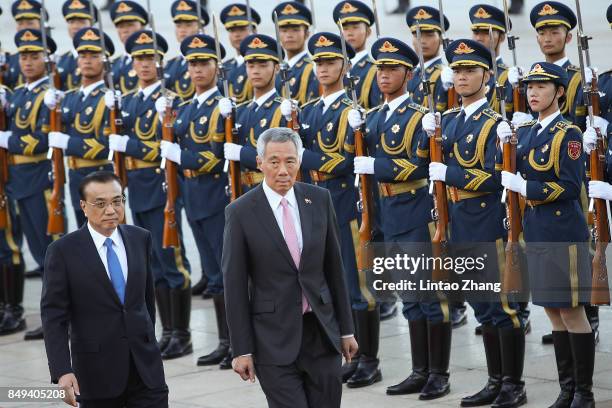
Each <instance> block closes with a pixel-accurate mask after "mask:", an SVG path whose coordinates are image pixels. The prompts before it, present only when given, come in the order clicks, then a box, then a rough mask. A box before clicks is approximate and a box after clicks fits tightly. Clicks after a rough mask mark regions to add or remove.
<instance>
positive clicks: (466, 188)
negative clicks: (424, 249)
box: [423, 39, 527, 407]
mask: <svg viewBox="0 0 612 408" xmlns="http://www.w3.org/2000/svg"><path fill="white" fill-rule="evenodd" d="M445 53H446V59H447V60H448V61H449V63H450V68H451V69H452V70H453V77H454V80H453V84H454V87H455V89H456V91H457V94H458V95H459V96H461V101H462V106H461V108H455V109H451V110H448V111H446V112H444V114H443V115H442V118H441V119H442V123H441V128H442V151H443V154H444V158H443V160H444V163H439V162H432V163H430V165H429V178H430V180H432V181H435V180H439V181H442V182H444V183H446V184H447V188H448V190H449V195H450V197H451V201H452V203H450V205H449V218H450V226H449V228H450V232H451V234H450V240H449V242H451V243H453V244H461V245H462V246H466V244H467V245H469V243H479V244H480V245H482V243H492V244H494V245H495V248H496V251H491V250H487V256H488V257H487V265H489V268H488V269H489V271H481V272H480V273H481V274H482V273H484V272H490V274H489V275H488V276H491V275H493V276H494V277H498V276H500V273H501V271H499V270H498V269H499V268H498V264H501V265H503V262H504V261H503V259H500V257H502V256H503V255H501V254H503V252H504V251H503V248H504V243H503V237H504V235H505V229H504V226H503V219H504V214H505V209H504V206H503V205H502V203H501V200H500V197H501V193H502V188H501V184H500V181H499V172H498V171H497V168H496V165H495V156H496V142H497V138H496V133H495V131H496V129H497V126H498V124H499V123H500V121H501V118H502V117H501V115H499V114H498V113H497V112H495V111H494V110H493V109H491V106H490V105H489V104H488V102H487V98H486V88H485V84H486V83H487V82H488V81H489V79H490V78H489V77H490V69H491V66H492V63H493V61H492V59H491V54H490V52H489V50H488V49H487V48H486V47H484V46H483V45H482V44H480V43H479V42H476V41H474V40H468V39H461V40H456V41H453V42H452V43H451V44H450V45H449V46H448V48H447V49H446V52H445ZM438 115H439V114H436V115H434V114H433V113H427V114H426V115H425V117H424V118H423V128H424V129H425V131H426V132H427V133H428V134H429V135H430V136H432V135H433V134H434V132H435V128H436V123H437V121H438V120H439V117H438V118H436V117H435V116H438ZM498 254H499V255H498ZM468 301H469V303H470V305H471V306H472V308H473V309H474V314H475V316H476V320H478V323H480V324H481V325H482V335H483V342H484V349H485V355H486V360H487V370H488V374H489V378H488V381H487V384H486V385H485V387H484V388H483V389H482V390H481V391H479V392H478V393H476V394H474V395H471V396H469V397H465V398H463V399H462V400H461V405H462V406H479V405H492V406H493V407H517V406H520V405H522V404H524V403H525V402H526V399H527V396H526V392H525V384H524V382H523V381H522V374H523V364H524V357H525V333H524V331H523V327H522V322H521V320H520V318H519V316H518V314H517V308H518V305H517V304H515V303H510V302H509V301H508V298H507V295H505V294H500V295H499V301H496V300H495V299H488V300H485V301H483V300H480V299H479V298H474V297H473V298H472V299H470V298H468Z"/></svg>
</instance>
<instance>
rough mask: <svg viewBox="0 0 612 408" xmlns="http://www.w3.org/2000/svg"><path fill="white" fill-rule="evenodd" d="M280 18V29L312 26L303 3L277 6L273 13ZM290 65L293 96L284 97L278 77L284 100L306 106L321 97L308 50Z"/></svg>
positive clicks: (296, 56) (288, 3) (293, 58)
mask: <svg viewBox="0 0 612 408" xmlns="http://www.w3.org/2000/svg"><path fill="white" fill-rule="evenodd" d="M274 12H276V13H277V16H278V25H279V27H290V26H293V27H295V26H298V27H299V26H305V27H306V29H308V28H309V27H310V26H311V25H312V15H311V13H310V10H308V8H307V7H306V6H304V5H303V4H301V3H298V2H295V1H285V2H282V3H280V4H279V5H278V6H276V7H275V8H274V10H273V13H274ZM285 62H286V63H287V64H288V65H289V70H288V72H287V77H288V78H289V92H290V93H291V95H283V84H282V80H281V77H280V76H277V77H276V90H277V91H278V93H279V94H281V95H282V96H283V97H284V98H291V99H295V100H297V101H298V102H299V103H300V104H304V103H306V102H308V101H309V100H311V99H314V98H316V97H318V96H319V82H318V81H317V78H316V75H315V72H314V64H313V63H312V60H311V59H310V56H308V52H307V51H306V50H304V51H302V52H300V53H298V54H297V55H295V56H293V57H292V58H291V59H290V60H288V61H285Z"/></svg>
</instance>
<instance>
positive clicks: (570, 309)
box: [497, 62, 608, 408]
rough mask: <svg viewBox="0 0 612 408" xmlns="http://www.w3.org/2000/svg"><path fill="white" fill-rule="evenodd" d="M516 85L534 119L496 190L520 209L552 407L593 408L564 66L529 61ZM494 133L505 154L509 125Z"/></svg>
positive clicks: (580, 220) (573, 131)
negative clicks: (551, 380) (544, 330)
mask: <svg viewBox="0 0 612 408" xmlns="http://www.w3.org/2000/svg"><path fill="white" fill-rule="evenodd" d="M523 81H524V82H525V83H526V84H527V100H528V102H529V107H530V108H531V111H532V112H534V114H537V115H538V119H537V120H533V121H530V122H526V123H523V124H522V125H520V126H519V127H518V129H517V137H518V144H517V145H516V149H517V150H516V168H517V173H516V174H513V173H510V172H506V171H504V172H502V184H503V185H504V187H506V188H507V189H509V190H512V191H515V192H517V193H519V194H521V195H522V196H523V197H525V200H526V203H527V205H526V206H525V212H524V215H523V237H524V239H525V243H526V244H527V251H526V253H527V265H528V269H529V280H530V289H531V297H532V301H533V303H534V304H536V305H539V306H542V307H544V308H545V311H546V315H547V316H548V318H549V320H550V322H551V324H552V327H553V332H552V338H553V343H554V347H555V359H556V362H557V372H558V375H559V384H560V386H561V392H560V393H559V396H558V398H557V400H556V401H555V402H554V403H553V405H552V406H553V407H569V406H571V407H573V408H582V407H594V406H595V402H594V399H593V393H592V390H591V389H592V386H593V368H594V362H595V361H594V360H595V339H594V333H593V330H592V329H591V326H590V324H589V320H588V319H587V316H586V313H585V310H584V305H586V304H589V303H590V300H591V261H590V259H589V230H588V227H587V223H586V219H585V217H584V213H583V210H582V208H581V204H580V191H581V188H582V183H583V179H584V172H585V166H584V162H585V157H584V154H583V151H582V134H581V132H580V129H579V128H578V127H577V126H575V125H572V124H570V123H568V122H566V121H565V120H564V117H563V115H562V113H561V111H560V107H561V106H562V105H563V99H564V98H565V90H566V89H567V86H568V83H569V81H570V79H569V75H568V72H566V70H565V69H564V68H563V67H561V66H559V65H557V64H554V63H549V62H538V63H535V64H533V65H532V67H531V69H530V71H529V72H528V73H527V75H526V76H525V78H524V79H523ZM497 134H498V137H499V138H500V142H501V143H502V148H505V147H506V146H507V143H508V141H509V139H510V136H511V135H512V130H511V128H510V126H509V125H508V124H506V123H504V124H502V125H500V126H499V127H498V129H497ZM591 147H592V146H591ZM598 183H599V184H604V183H603V182H598ZM591 187H593V186H590V193H591V195H592V196H593V197H597V198H601V196H600V195H599V194H597V190H598V189H597V188H596V187H597V186H595V188H591ZM607 227H608V226H607V225H606V228H607ZM585 288H588V290H586V291H585Z"/></svg>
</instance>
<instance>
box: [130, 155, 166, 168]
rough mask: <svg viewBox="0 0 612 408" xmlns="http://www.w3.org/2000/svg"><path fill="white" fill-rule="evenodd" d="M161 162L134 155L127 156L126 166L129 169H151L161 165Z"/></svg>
mask: <svg viewBox="0 0 612 408" xmlns="http://www.w3.org/2000/svg"><path fill="white" fill-rule="evenodd" d="M159 163H160V162H150V161H144V160H140V159H135V158H133V157H126V158H125V168H126V169H127V170H140V169H150V168H151V167H159Z"/></svg>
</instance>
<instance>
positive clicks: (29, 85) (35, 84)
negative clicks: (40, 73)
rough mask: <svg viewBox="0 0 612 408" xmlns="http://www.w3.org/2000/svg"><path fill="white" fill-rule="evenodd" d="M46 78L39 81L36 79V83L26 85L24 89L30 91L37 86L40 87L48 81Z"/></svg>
mask: <svg viewBox="0 0 612 408" xmlns="http://www.w3.org/2000/svg"><path fill="white" fill-rule="evenodd" d="M48 78H49V77H48V76H46V75H45V76H44V77H42V78H40V79H37V80H36V81H34V82H32V83H29V84H26V88H28V91H31V90H32V89H34V88H36V87H37V86H38V85H40V84H41V83H42V82H44V81H45V80H46V79H48Z"/></svg>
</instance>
